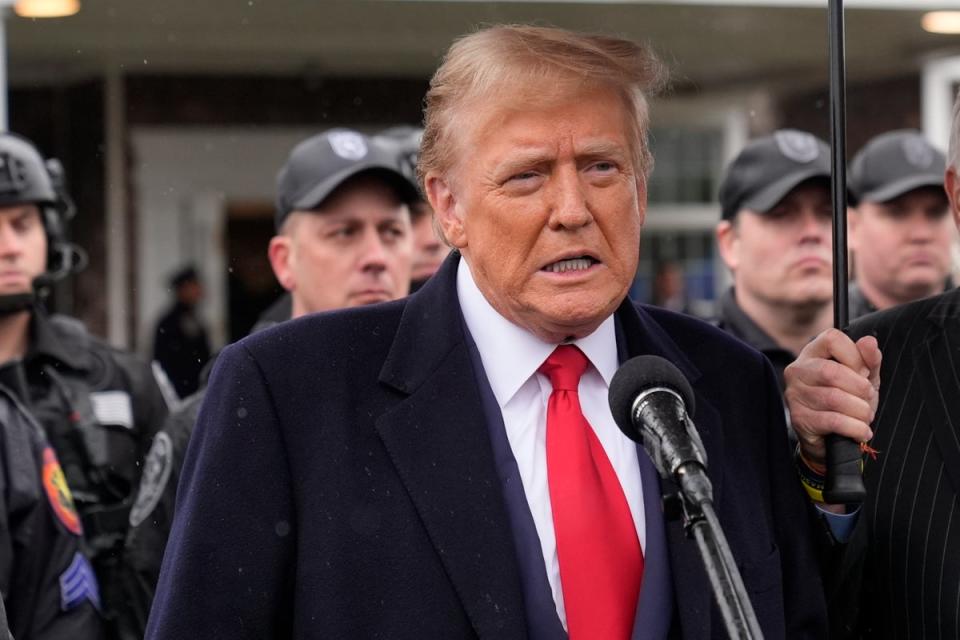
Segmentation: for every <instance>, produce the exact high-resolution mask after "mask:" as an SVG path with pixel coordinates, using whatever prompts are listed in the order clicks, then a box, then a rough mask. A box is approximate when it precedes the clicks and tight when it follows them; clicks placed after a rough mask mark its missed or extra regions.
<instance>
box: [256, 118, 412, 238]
mask: <svg viewBox="0 0 960 640" xmlns="http://www.w3.org/2000/svg"><path fill="white" fill-rule="evenodd" d="M365 172H371V173H376V174H378V175H380V176H382V177H383V179H384V180H385V181H386V182H387V183H389V184H390V185H391V186H392V187H393V188H394V189H396V191H397V194H398V195H399V196H400V198H401V199H402V200H403V201H404V202H406V203H412V202H415V201H416V200H417V199H418V197H419V196H418V195H417V188H416V185H414V184H413V182H411V181H410V180H409V179H408V178H407V177H406V176H404V175H403V173H401V172H400V170H399V166H398V165H397V160H396V155H395V153H394V152H393V151H392V150H391V149H388V148H386V147H384V146H383V144H382V143H380V142H378V141H376V140H374V139H372V138H370V137H369V136H366V135H364V134H362V133H360V132H359V131H354V130H352V129H339V128H338V129H330V130H329V131H325V132H323V133H321V134H319V135H316V136H313V137H312V138H307V139H306V140H304V141H303V142H301V143H300V144H298V145H297V146H295V147H294V148H293V151H291V152H290V157H289V158H287V162H286V164H284V165H283V167H282V168H281V169H280V172H279V173H278V174H277V212H276V218H275V222H276V226H277V229H280V227H281V226H283V222H284V221H285V220H286V219H287V216H288V215H290V212H292V211H310V210H312V209H316V208H317V207H319V206H320V205H321V204H323V201H324V200H326V199H327V197H328V196H329V195H330V194H331V193H333V191H334V190H335V189H336V188H337V187H339V186H340V185H341V184H343V183H344V182H346V181H347V180H349V179H350V178H352V177H354V176H356V175H359V174H360V173H365Z"/></svg>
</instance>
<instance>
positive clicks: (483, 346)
mask: <svg viewBox="0 0 960 640" xmlns="http://www.w3.org/2000/svg"><path fill="white" fill-rule="evenodd" d="M457 297H458V298H459V301H460V309H461V311H462V312H463V318H464V320H465V321H466V323H467V329H468V330H469V331H470V335H471V336H472V337H473V340H474V342H475V343H476V345H477V350H478V351H479V352H480V359H481V361H482V362H483V368H484V371H485V372H486V374H487V378H488V380H489V382H490V387H491V388H492V389H493V394H494V396H496V398H497V403H498V404H499V405H500V406H501V407H503V406H504V405H506V404H507V403H508V402H509V401H510V399H511V398H513V396H514V395H516V393H517V391H519V390H520V387H522V386H523V384H524V383H525V382H526V381H527V380H528V379H530V377H531V376H532V375H533V374H534V373H536V371H537V369H539V368H540V365H541V364H543V361H544V360H546V359H547V357H548V356H549V355H550V354H551V353H553V350H554V349H556V348H557V345H556V344H551V343H549V342H544V341H543V340H541V339H540V338H538V337H537V336H535V335H533V334H532V333H530V332H529V331H527V330H526V329H523V328H522V327H519V326H517V325H515V324H513V323H512V322H510V321H509V320H507V319H506V318H504V317H503V316H502V315H500V313H499V312H498V311H497V310H496V309H494V308H493V306H491V304H490V303H489V302H488V301H487V299H486V298H485V297H484V295H483V293H481V292H480V289H479V288H478V287H477V283H476V282H475V281H474V279H473V274H472V273H471V272H470V265H468V264H467V261H466V260H460V264H459V265H458V267H457ZM573 344H575V345H576V346H577V347H579V348H580V350H581V351H583V353H584V354H585V355H586V356H587V359H588V360H590V363H591V364H592V365H593V367H594V368H595V369H596V370H597V372H599V374H600V376H601V377H602V378H603V381H604V382H605V383H606V384H607V386H609V385H610V380H611V379H612V378H613V374H614V373H616V370H617V339H616V331H615V328H614V320H613V315H610V316H609V317H607V318H606V319H605V320H604V321H603V322H602V323H601V324H600V326H599V327H598V328H597V330H596V331H594V332H593V333H591V334H590V335H588V336H585V337H583V338H580V339H578V340H574V341H573ZM505 354H509V357H504V355H505Z"/></svg>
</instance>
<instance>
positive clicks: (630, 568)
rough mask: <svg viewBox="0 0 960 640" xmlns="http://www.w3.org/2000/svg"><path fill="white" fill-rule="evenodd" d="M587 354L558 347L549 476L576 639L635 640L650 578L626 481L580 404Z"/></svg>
mask: <svg viewBox="0 0 960 640" xmlns="http://www.w3.org/2000/svg"><path fill="white" fill-rule="evenodd" d="M586 369H587V357H586V356H585V355H584V354H583V352H582V351H580V350H579V349H578V348H576V347H574V346H571V345H563V346H559V347H557V349H556V351H554V352H553V353H552V354H551V355H550V357H549V358H547V360H546V362H544V363H543V365H541V366H540V373H542V374H544V375H545V376H547V377H548V378H550V384H551V385H553V392H552V393H551V394H550V400H549V402H548V404H547V481H548V484H549V486H550V505H551V508H552V510H553V526H554V529H555V531H556V536H557V556H558V558H559V562H560V582H561V585H562V587H563V603H564V607H565V609H566V613H567V631H568V632H569V636H570V640H608V639H609V640H627V639H628V638H630V635H631V634H632V633H633V619H634V615H635V613H636V608H637V598H638V597H639V594H640V582H641V580H642V578H643V551H642V550H641V549H640V541H639V540H638V539H637V530H636V528H635V527H634V526H633V518H632V517H631V515H630V507H629V506H628V505H627V499H626V497H625V496H624V494H623V488H622V487H621V486H620V480H619V479H618V478H617V474H616V473H615V472H614V470H613V466H612V465H611V464H610V460H609V459H608V458H607V455H606V453H605V452H604V450H603V445H601V444H600V440H598V439H597V436H596V434H595V433H594V432H593V429H592V428H591V427H590V423H588V422H587V419H586V418H585V417H584V415H583V411H582V410H581V409H580V397H579V395H578V393H577V388H578V387H579V385H580V377H581V376H582V375H583V372H584V371H586Z"/></svg>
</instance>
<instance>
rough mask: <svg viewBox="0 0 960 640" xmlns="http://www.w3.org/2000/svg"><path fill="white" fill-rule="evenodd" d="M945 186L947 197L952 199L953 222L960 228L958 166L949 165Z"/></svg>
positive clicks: (944, 178) (945, 176)
mask: <svg viewBox="0 0 960 640" xmlns="http://www.w3.org/2000/svg"><path fill="white" fill-rule="evenodd" d="M943 188H944V189H945V190H946V192H947V199H948V200H950V213H951V214H952V215H953V222H954V224H956V225H957V228H958V229H960V178H958V177H957V170H956V168H954V167H947V172H946V173H945V174H944V176H943Z"/></svg>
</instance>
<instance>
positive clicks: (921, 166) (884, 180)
mask: <svg viewBox="0 0 960 640" xmlns="http://www.w3.org/2000/svg"><path fill="white" fill-rule="evenodd" d="M946 167H947V160H946V157H945V156H944V155H943V154H942V153H941V152H940V151H938V150H937V149H935V148H934V147H933V145H931V144H930V143H929V142H927V139H926V138H924V137H923V134H922V133H920V132H919V131H916V130H914V129H903V130H900V131H890V132H888V133H883V134H880V135H879V136H877V137H875V138H873V139H872V140H870V142H868V143H867V144H866V145H865V146H864V147H863V149H861V150H860V152H859V153H857V155H856V156H854V158H853V162H851V163H850V177H849V180H848V181H847V189H848V190H849V191H850V199H851V203H853V204H856V203H859V202H878V203H879V202H888V201H890V200H893V199H894V198H897V197H899V196H902V195H903V194H905V193H906V192H908V191H913V190H914V189H919V188H921V187H941V188H942V187H943V173H944V171H945V170H946Z"/></svg>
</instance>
